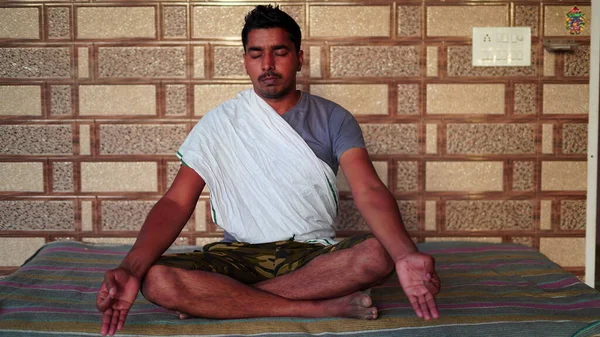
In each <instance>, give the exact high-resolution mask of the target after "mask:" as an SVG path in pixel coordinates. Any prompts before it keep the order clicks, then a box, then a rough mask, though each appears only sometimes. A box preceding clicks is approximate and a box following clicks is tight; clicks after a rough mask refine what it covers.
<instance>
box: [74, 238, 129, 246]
mask: <svg viewBox="0 0 600 337" xmlns="http://www.w3.org/2000/svg"><path fill="white" fill-rule="evenodd" d="M135 240H136V238H122V237H119V238H115V237H112V238H83V239H81V241H83V242H85V243H93V244H98V245H133V244H134V243H135Z"/></svg>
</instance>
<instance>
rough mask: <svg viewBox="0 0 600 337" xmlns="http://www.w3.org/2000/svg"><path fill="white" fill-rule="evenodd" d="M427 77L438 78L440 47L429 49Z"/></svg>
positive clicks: (430, 47)
mask: <svg viewBox="0 0 600 337" xmlns="http://www.w3.org/2000/svg"><path fill="white" fill-rule="evenodd" d="M427 76H429V77H437V76H438V47H436V46H429V47H427Z"/></svg>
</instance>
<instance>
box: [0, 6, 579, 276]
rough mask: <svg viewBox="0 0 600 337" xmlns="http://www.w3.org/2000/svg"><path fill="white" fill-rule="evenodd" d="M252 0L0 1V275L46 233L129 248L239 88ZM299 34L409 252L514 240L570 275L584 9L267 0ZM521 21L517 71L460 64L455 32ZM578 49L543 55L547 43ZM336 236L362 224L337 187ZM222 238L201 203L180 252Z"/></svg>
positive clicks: (462, 49) (463, 43)
mask: <svg viewBox="0 0 600 337" xmlns="http://www.w3.org/2000/svg"><path fill="white" fill-rule="evenodd" d="M253 4H254V3H250V2H248V3H244V2H236V3H235V4H233V3H232V4H228V3H223V2H203V1H189V2H186V1H162V2H150V1H135V2H111V1H102V0H98V1H89V0H87V1H80V0H76V1H66V0H65V1H60V0H57V1H52V2H40V1H35V0H34V1H10V2H4V3H3V4H1V5H0V102H1V103H0V266H4V267H5V270H9V269H10V267H12V266H17V265H19V264H20V263H22V262H23V261H24V259H25V258H26V257H27V256H28V255H29V254H31V253H32V252H34V251H35V250H36V249H37V248H38V247H40V246H41V245H43V244H44V243H45V242H48V241H52V240H82V241H87V242H125V243H131V242H132V240H133V238H134V237H135V235H136V231H137V230H138V229H139V228H140V226H141V224H142V221H143V219H144V218H145V216H146V214H147V213H148V211H149V209H150V208H151V207H152V205H153V204H154V203H155V202H156V200H157V199H158V198H159V197H160V196H161V195H162V194H163V193H164V192H165V191H166V189H167V188H168V186H169V184H170V183H171V181H172V180H173V177H174V175H175V174H176V172H177V169H178V166H179V164H178V162H177V159H176V157H175V156H174V152H175V151H176V150H177V148H178V146H179V145H180V144H181V143H182V141H183V140H184V138H185V136H186V134H187V133H188V132H189V131H190V130H191V128H192V127H193V125H194V124H195V123H196V122H197V121H198V120H199V119H200V118H201V117H202V115H203V114H205V113H206V112H207V111H208V110H210V109H211V108H212V107H214V106H216V105H217V104H218V103H220V102H222V101H223V100H225V99H228V98H230V97H233V96H234V95H235V93H236V92H238V91H240V90H243V89H246V88H249V87H250V82H249V80H248V79H247V77H246V75H245V71H244V68H243V65H242V58H241V53H242V48H241V46H240V45H241V43H240V38H239V32H240V30H241V26H242V19H243V16H244V14H245V13H246V12H247V11H248V10H249V9H251V8H252V5H253ZM279 5H281V6H282V8H283V9H284V10H285V11H287V12H288V13H290V15H292V16H293V17H294V18H295V19H296V20H297V21H298V22H299V23H300V25H301V28H302V30H303V34H304V41H303V49H304V51H305V55H306V57H305V64H304V67H303V69H302V72H301V73H299V81H298V86H299V87H300V88H301V89H303V90H306V91H309V92H311V93H314V94H317V95H322V96H324V97H327V98H330V99H333V100H335V101H337V102H339V103H340V104H342V105H343V106H344V107H346V108H347V109H349V110H350V111H352V112H353V113H354V114H355V116H356V118H357V119H358V121H359V122H360V124H361V127H362V129H363V132H364V134H365V139H366V142H367V146H368V149H369V151H370V153H371V155H372V159H373V162H374V164H375V167H376V169H377V172H378V174H379V175H380V177H381V178H382V180H383V181H384V182H385V183H386V185H387V186H388V188H389V189H390V190H391V191H392V192H393V193H394V195H395V196H396V198H397V200H398V204H399V206H400V208H401V209H402V213H403V216H404V221H405V223H406V226H407V227H408V229H409V230H410V233H411V235H412V236H413V237H414V239H415V240H418V241H421V242H423V241H439V240H479V241H490V242H517V243H522V244H525V245H529V246H532V247H534V248H536V249H540V250H541V251H542V252H544V253H545V254H547V255H548V256H550V257H551V258H552V259H553V260H555V261H556V262H558V263H560V264H561V265H563V266H565V267H567V268H568V269H569V270H571V271H573V272H574V273H575V274H577V275H582V274H583V271H584V269H583V265H584V236H585V207H586V206H585V193H586V192H585V190H586V174H587V172H586V170H587V166H586V165H587V164H586V146H587V123H588V107H587V104H588V101H587V98H588V76H589V54H590V47H589V46H590V36H589V29H586V30H584V31H583V33H582V34H581V35H579V36H568V32H567V30H566V29H565V26H564V25H565V22H564V20H565V15H566V13H567V12H568V11H569V10H570V9H571V8H572V6H574V5H577V6H578V7H579V8H580V9H581V10H582V11H583V12H584V14H585V15H586V18H587V24H588V26H587V27H586V28H589V27H590V22H591V12H590V2H589V1H584V2H572V3H571V2H569V3H565V2H563V1H547V2H536V1H515V2H505V1H492V2H487V3H481V2H469V1H457V0H452V1H446V2H440V1H435V0H421V1H418V0H406V1H390V0H381V1H352V2H345V3H328V2H318V1H316V2H315V1H306V2H294V1H291V2H281V3H279ZM474 26H529V27H531V31H532V63H531V66H529V67H493V68H492V67H473V66H471V50H470V46H471V37H470V36H471V28H472V27H474ZM567 36H568V38H572V39H575V40H576V41H577V43H578V44H579V47H578V49H577V51H575V52H573V53H549V52H547V51H545V50H544V48H543V46H542V40H543V39H545V38H550V39H562V38H565V37H567ZM338 185H339V186H340V190H341V193H340V194H341V204H340V207H341V212H340V217H339V220H338V222H337V227H338V229H339V234H340V236H347V235H351V234H353V233H356V232H359V231H362V230H365V229H366V228H367V227H366V225H365V223H364V221H363V220H362V218H361V217H360V214H359V213H358V212H357V210H356V208H355V207H354V205H353V202H352V200H351V196H350V193H349V190H348V186H347V183H346V182H345V180H344V178H343V176H340V177H339V181H338ZM220 236H221V232H220V230H219V229H218V228H216V226H215V225H214V224H213V223H211V221H210V212H209V210H208V192H207V191H206V192H205V193H203V195H202V198H201V200H200V201H199V203H198V206H197V208H196V211H195V213H194V214H193V216H192V217H191V219H190V220H189V223H188V225H187V227H186V229H185V230H184V231H183V232H182V234H181V237H180V240H178V241H177V242H178V243H185V244H203V243H206V242H209V241H211V240H215V239H217V238H218V237H220Z"/></svg>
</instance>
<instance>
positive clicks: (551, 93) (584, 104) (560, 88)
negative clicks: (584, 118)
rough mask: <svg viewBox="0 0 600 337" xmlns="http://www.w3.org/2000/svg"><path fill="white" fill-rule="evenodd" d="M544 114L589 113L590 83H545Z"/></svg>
mask: <svg viewBox="0 0 600 337" xmlns="http://www.w3.org/2000/svg"><path fill="white" fill-rule="evenodd" d="M543 90H544V103H543V104H544V111H543V113H544V114H586V115H587V114H588V111H589V101H588V100H589V85H587V84H544V89H543Z"/></svg>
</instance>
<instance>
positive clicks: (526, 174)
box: [512, 161, 535, 191]
mask: <svg viewBox="0 0 600 337" xmlns="http://www.w3.org/2000/svg"><path fill="white" fill-rule="evenodd" d="M534 177H535V162H533V161H514V162H513V186H512V188H513V191H531V190H533V184H534Z"/></svg>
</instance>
